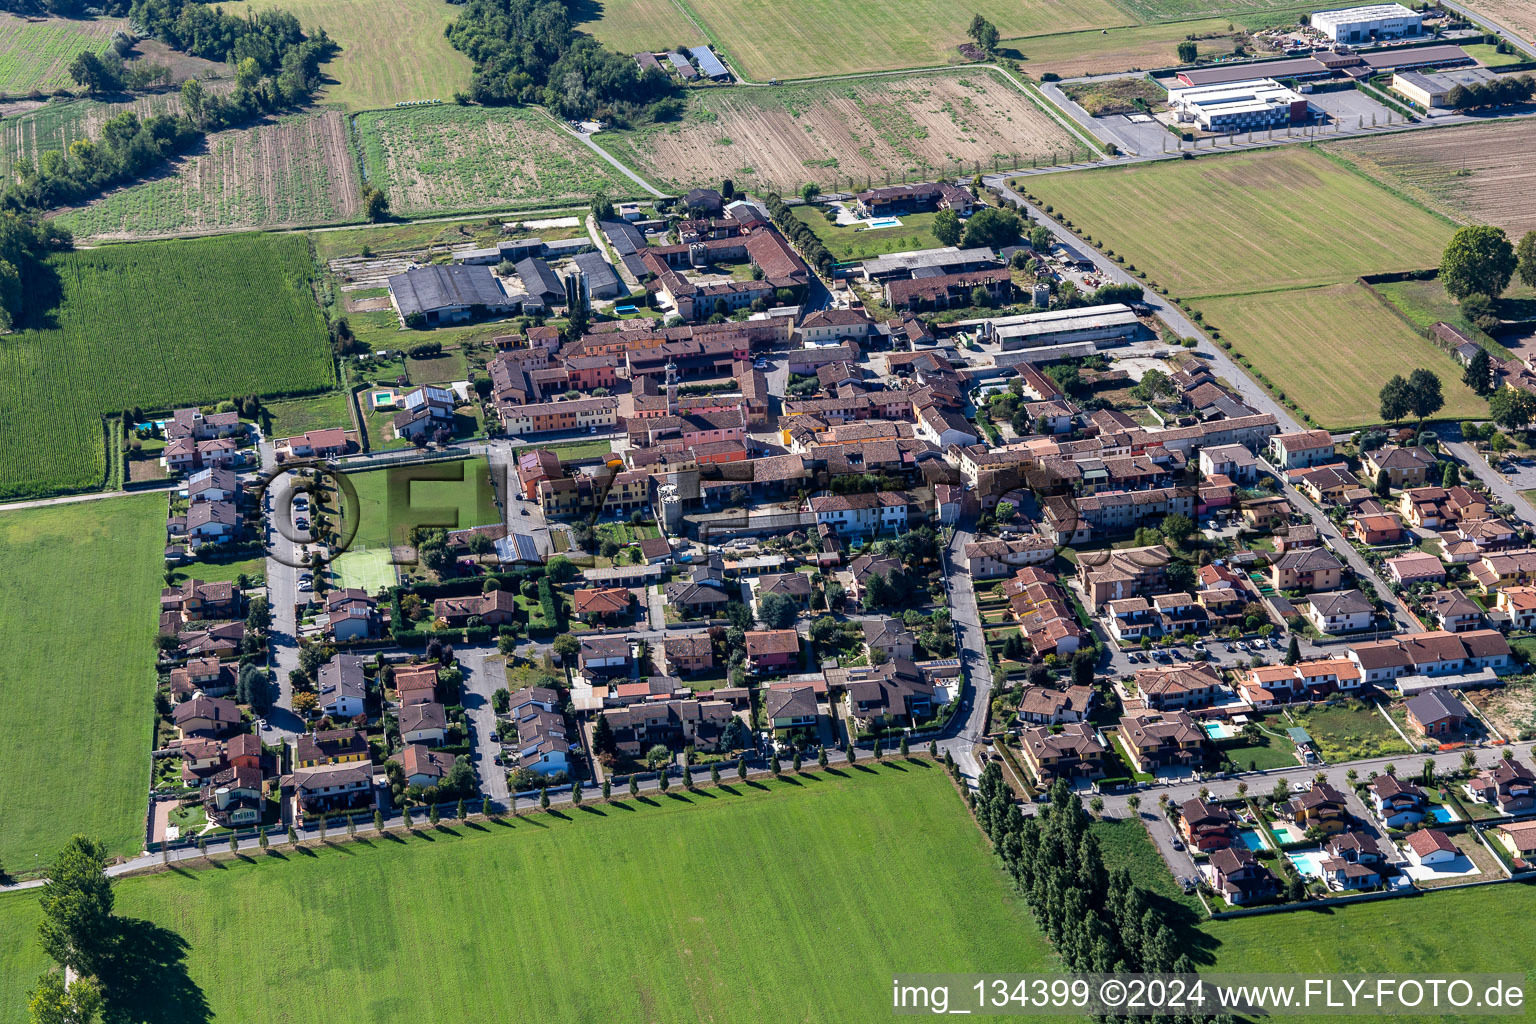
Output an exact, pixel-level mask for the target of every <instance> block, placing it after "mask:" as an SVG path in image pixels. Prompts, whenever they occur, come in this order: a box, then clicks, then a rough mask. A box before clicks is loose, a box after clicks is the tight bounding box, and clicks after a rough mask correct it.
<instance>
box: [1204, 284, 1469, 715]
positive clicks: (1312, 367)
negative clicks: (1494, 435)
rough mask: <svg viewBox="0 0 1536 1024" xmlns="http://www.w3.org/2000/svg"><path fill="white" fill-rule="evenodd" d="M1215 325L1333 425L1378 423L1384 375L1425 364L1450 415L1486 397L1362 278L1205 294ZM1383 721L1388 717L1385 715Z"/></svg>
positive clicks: (1273, 380) (1460, 414)
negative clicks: (1253, 292)
mask: <svg viewBox="0 0 1536 1024" xmlns="http://www.w3.org/2000/svg"><path fill="white" fill-rule="evenodd" d="M1199 306H1200V309H1201V310H1202V311H1203V313H1204V316H1205V320H1206V323H1207V324H1209V325H1210V326H1212V327H1215V328H1218V329H1219V330H1220V332H1221V337H1222V339H1223V340H1225V341H1230V342H1231V343H1232V353H1231V354H1232V355H1233V356H1234V357H1236V356H1237V355H1238V354H1239V353H1241V354H1242V355H1243V356H1244V357H1246V358H1247V359H1248V360H1250V361H1251V362H1252V363H1253V368H1254V369H1255V370H1257V371H1258V372H1260V373H1263V374H1264V375H1265V376H1266V377H1267V378H1268V379H1269V382H1270V384H1271V385H1272V386H1273V387H1274V388H1275V389H1276V390H1277V391H1279V392H1283V393H1284V395H1285V397H1287V398H1289V399H1291V400H1292V401H1295V402H1296V403H1297V404H1299V405H1300V406H1301V408H1302V409H1303V410H1304V411H1306V412H1308V413H1310V414H1311V415H1312V416H1313V418H1315V419H1316V420H1317V421H1318V422H1319V424H1321V425H1322V426H1325V427H1328V428H1330V429H1334V430H1343V429H1347V428H1351V427H1358V426H1364V425H1366V424H1371V423H1377V422H1380V420H1381V415H1380V413H1379V411H1378V407H1379V405H1380V400H1379V398H1378V393H1379V392H1380V391H1381V386H1382V385H1383V384H1385V383H1386V382H1387V378H1389V377H1391V376H1392V375H1393V374H1395V373H1401V374H1404V375H1406V374H1407V373H1408V372H1409V371H1410V370H1413V369H1416V368H1417V367H1420V366H1423V367H1427V368H1428V369H1430V370H1433V371H1434V372H1435V374H1436V376H1438V377H1439V378H1440V381H1441V383H1442V384H1443V385H1444V393H1445V408H1444V409H1442V410H1441V411H1440V412H1439V413H1438V414H1437V415H1439V416H1441V417H1444V418H1447V419H1464V418H1467V417H1471V418H1473V419H1480V418H1483V417H1486V416H1487V415H1488V403H1487V402H1485V401H1484V400H1483V399H1481V398H1478V397H1477V396H1476V395H1474V394H1473V393H1472V391H1471V389H1470V388H1468V387H1467V386H1466V385H1465V384H1463V383H1462V382H1461V368H1460V366H1459V365H1458V364H1457V363H1456V362H1455V361H1454V360H1452V359H1451V358H1450V357H1449V356H1447V355H1446V354H1445V352H1443V351H1442V350H1440V349H1438V348H1436V347H1435V346H1434V345H1433V344H1431V343H1430V342H1429V341H1428V340H1427V339H1425V338H1423V337H1422V336H1420V335H1418V334H1416V333H1415V332H1414V331H1412V330H1411V329H1409V327H1408V325H1407V324H1405V323H1403V322H1402V321H1401V320H1399V319H1398V318H1397V317H1395V316H1393V315H1392V313H1391V312H1389V311H1388V310H1386V309H1383V308H1382V306H1381V305H1380V303H1379V302H1378V301H1377V300H1376V298H1375V297H1374V296H1372V295H1371V292H1370V289H1368V288H1367V287H1366V286H1365V285H1363V284H1359V283H1358V282H1348V283H1345V284H1337V285H1327V286H1323V287H1319V288H1307V289H1298V290H1294V291H1279V292H1262V293H1259V294H1256V295H1241V296H1233V297H1230V298H1220V299H1202V300H1201V301H1200V303H1199ZM1383 724H1385V723H1383Z"/></svg>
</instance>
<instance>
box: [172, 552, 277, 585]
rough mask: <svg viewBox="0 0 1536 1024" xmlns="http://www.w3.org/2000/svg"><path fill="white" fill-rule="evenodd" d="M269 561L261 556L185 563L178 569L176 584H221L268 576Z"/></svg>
mask: <svg viewBox="0 0 1536 1024" xmlns="http://www.w3.org/2000/svg"><path fill="white" fill-rule="evenodd" d="M266 574H267V560H266V559H265V558H264V557H262V556H261V555H251V556H248V557H241V558H222V559H220V560H218V561H201V560H199V561H196V562H185V563H183V564H182V565H179V566H177V567H176V582H178V583H179V582H181V581H183V580H202V581H203V582H204V583H221V582H224V581H226V580H233V579H235V578H236V577H238V576H241V575H244V576H248V577H249V576H263V577H264V576H266Z"/></svg>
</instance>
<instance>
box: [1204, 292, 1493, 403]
mask: <svg viewBox="0 0 1536 1024" xmlns="http://www.w3.org/2000/svg"><path fill="white" fill-rule="evenodd" d="M1200 309H1201V310H1202V311H1203V313H1204V316H1205V319H1206V322H1207V323H1208V324H1209V325H1211V326H1212V327H1216V328H1218V329H1219V330H1220V331H1221V336H1222V338H1223V339H1225V340H1226V341H1230V342H1231V343H1232V353H1231V354H1232V355H1233V356H1234V357H1236V356H1238V355H1239V354H1241V355H1242V356H1245V357H1247V358H1248V359H1249V360H1250V361H1251V362H1252V363H1253V367H1254V369H1256V370H1258V371H1260V372H1262V373H1263V374H1264V375H1265V376H1266V377H1268V378H1269V380H1270V383H1271V384H1272V385H1273V386H1274V388H1276V389H1277V390H1278V391H1281V392H1284V393H1285V395H1286V396H1287V397H1289V398H1291V399H1293V400H1294V401H1296V402H1297V403H1298V404H1299V405H1300V406H1301V407H1302V408H1303V409H1305V410H1306V411H1307V412H1309V413H1311V414H1312V416H1313V418H1315V419H1316V420H1317V421H1318V422H1319V423H1320V424H1322V425H1323V426H1326V427H1328V428H1330V429H1345V428H1350V427H1358V426H1364V425H1366V424H1371V423H1376V422H1379V421H1380V419H1381V416H1380V413H1379V410H1378V406H1379V404H1380V402H1379V399H1378V392H1380V390H1381V386H1382V385H1383V384H1385V383H1386V382H1387V378H1389V377H1391V376H1392V375H1393V374H1395V373H1401V374H1403V375H1404V376H1406V375H1407V374H1408V372H1409V371H1411V370H1414V369H1417V368H1418V367H1421V366H1423V367H1427V368H1428V369H1430V370H1433V371H1434V372H1435V374H1436V375H1437V376H1438V377H1439V378H1440V381H1441V383H1442V384H1443V385H1444V393H1445V408H1444V409H1442V410H1441V411H1440V413H1439V414H1438V415H1439V416H1441V417H1444V418H1447V419H1460V418H1466V417H1471V418H1474V419H1476V418H1481V417H1485V416H1487V415H1488V403H1487V402H1485V401H1483V400H1482V399H1480V398H1478V397H1477V396H1476V395H1474V394H1473V393H1472V391H1471V390H1470V389H1469V388H1468V387H1467V386H1466V385H1465V384H1463V383H1462V382H1461V373H1460V367H1459V366H1458V365H1457V364H1456V363H1455V362H1453V361H1452V360H1451V359H1449V358H1447V357H1446V354H1445V353H1444V352H1442V351H1441V350H1440V349H1438V348H1436V347H1435V346H1434V345H1432V344H1430V343H1429V341H1427V340H1426V339H1424V338H1423V337H1421V336H1420V335H1418V334H1417V333H1415V332H1414V331H1413V330H1411V329H1410V328H1409V327H1408V326H1407V325H1406V324H1404V323H1403V322H1402V321H1401V320H1399V319H1398V318H1397V317H1395V316H1393V315H1392V314H1391V313H1390V312H1388V311H1387V310H1386V309H1384V308H1382V306H1381V304H1380V303H1379V302H1377V301H1376V299H1375V297H1374V296H1372V295H1371V293H1370V290H1369V289H1368V288H1366V286H1365V285H1362V284H1359V283H1358V282H1350V283H1348V284H1336V285H1329V286H1326V287H1322V288H1307V289H1299V290H1295V291H1281V292H1266V293H1264V294H1262V295H1243V296H1237V297H1233V298H1225V299H1204V300H1202V301H1201V302H1200Z"/></svg>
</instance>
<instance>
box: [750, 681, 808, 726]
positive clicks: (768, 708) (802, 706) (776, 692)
mask: <svg viewBox="0 0 1536 1024" xmlns="http://www.w3.org/2000/svg"><path fill="white" fill-rule="evenodd" d="M763 713H764V714H765V715H766V716H767V717H768V721H769V722H771V723H772V727H773V728H774V729H804V728H814V727H815V726H816V723H817V722H818V721H819V720H820V714H819V712H818V711H817V707H816V691H815V690H814V689H812V688H811V687H809V686H799V687H795V688H794V689H779V688H778V687H773V688H770V689H769V690H767V691H766V692H765V693H764V694H763Z"/></svg>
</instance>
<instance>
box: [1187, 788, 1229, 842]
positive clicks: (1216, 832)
mask: <svg viewBox="0 0 1536 1024" xmlns="http://www.w3.org/2000/svg"><path fill="white" fill-rule="evenodd" d="M1179 834H1180V835H1181V836H1183V838H1184V842H1185V843H1186V844H1188V846H1189V848H1190V849H1191V850H1194V851H1196V852H1198V853H1210V852H1211V851H1212V850H1224V849H1226V848H1227V847H1229V846H1231V845H1232V840H1233V839H1234V838H1236V835H1237V815H1235V814H1233V813H1232V812H1231V811H1230V810H1228V809H1227V808H1226V807H1224V806H1223V805H1221V804H1215V803H1207V802H1206V801H1204V800H1201V799H1200V798H1199V797H1195V798H1194V799H1192V800H1186V801H1184V803H1182V804H1181V805H1179Z"/></svg>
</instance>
